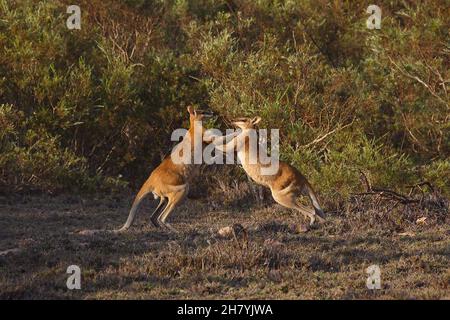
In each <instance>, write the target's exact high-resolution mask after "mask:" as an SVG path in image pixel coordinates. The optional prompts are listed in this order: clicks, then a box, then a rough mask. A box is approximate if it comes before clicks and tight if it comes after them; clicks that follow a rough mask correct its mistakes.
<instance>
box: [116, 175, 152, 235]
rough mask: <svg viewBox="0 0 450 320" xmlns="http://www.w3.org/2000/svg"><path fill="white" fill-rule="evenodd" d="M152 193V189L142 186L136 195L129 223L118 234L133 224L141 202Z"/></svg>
mask: <svg viewBox="0 0 450 320" xmlns="http://www.w3.org/2000/svg"><path fill="white" fill-rule="evenodd" d="M151 192H152V188H149V187H148V186H147V185H146V184H144V185H143V186H142V188H141V189H140V190H139V192H138V194H137V195H136V198H135V199H134V201H133V205H132V206H131V210H130V213H129V214H128V218H127V221H126V222H125V224H124V225H123V227H122V228H120V229H119V230H117V231H118V232H121V231H125V230H127V229H128V228H129V227H130V226H131V225H132V224H133V221H134V217H135V216H136V213H137V210H138V208H139V205H140V203H141V201H142V200H143V199H144V198H145V196H146V195H148V194H149V193H151Z"/></svg>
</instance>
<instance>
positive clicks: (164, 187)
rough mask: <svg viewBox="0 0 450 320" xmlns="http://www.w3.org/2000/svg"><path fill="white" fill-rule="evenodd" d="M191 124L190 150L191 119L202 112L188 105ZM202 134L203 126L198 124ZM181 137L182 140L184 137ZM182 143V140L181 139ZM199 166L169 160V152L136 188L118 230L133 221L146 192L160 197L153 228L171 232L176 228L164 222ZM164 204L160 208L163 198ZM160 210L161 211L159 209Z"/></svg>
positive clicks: (123, 228)
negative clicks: (129, 206)
mask: <svg viewBox="0 0 450 320" xmlns="http://www.w3.org/2000/svg"><path fill="white" fill-rule="evenodd" d="M188 112H189V120H190V127H189V131H188V133H187V135H189V136H190V142H191V149H192V150H193V149H194V143H193V141H194V133H195V132H194V122H195V121H200V120H202V119H203V118H204V117H206V116H205V115H204V114H202V113H199V112H196V111H195V110H194V109H193V108H192V107H188ZM201 130H202V132H201V134H202V136H203V130H204V129H203V127H201ZM183 140H184V139H183ZM181 143H183V142H181ZM198 167H199V165H195V164H183V163H182V164H178V163H174V161H173V160H172V155H169V156H168V157H167V158H165V159H164V160H163V162H162V163H161V164H160V165H159V166H158V167H157V168H156V169H155V170H153V172H152V173H151V174H150V177H149V178H148V179H147V181H145V183H144V184H143V186H142V187H141V189H140V190H139V192H138V194H137V195H136V198H135V200H134V202H133V205H132V207H131V210H130V213H129V215H128V219H127V221H126V223H125V224H124V226H123V227H122V228H121V229H119V230H118V231H124V230H127V229H128V228H129V227H130V226H131V224H132V223H133V220H134V217H135V215H136V212H137V209H138V207H139V204H140V203H141V201H142V199H143V198H144V197H145V196H146V195H148V194H149V193H153V195H154V196H155V198H160V202H159V205H158V207H157V208H156V210H155V211H154V212H153V213H152V215H151V218H150V220H151V222H152V223H153V225H155V226H156V227H161V226H162V227H166V228H167V229H169V230H171V231H176V230H175V229H174V228H173V227H172V226H171V225H170V224H169V223H167V222H166V219H167V217H168V216H169V214H170V213H171V212H172V211H173V209H174V208H175V207H176V205H177V204H178V203H179V202H181V201H182V200H183V199H184V197H185V196H186V195H187V192H188V190H189V182H190V181H191V179H192V178H193V177H194V176H195V175H196V174H197V172H198ZM166 200H167V205H166V206H165V208H164V209H162V205H163V203H164V201H166ZM161 209H162V210H161Z"/></svg>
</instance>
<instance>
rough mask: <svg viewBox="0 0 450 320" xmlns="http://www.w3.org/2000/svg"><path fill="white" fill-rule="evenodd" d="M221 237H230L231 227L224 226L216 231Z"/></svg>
mask: <svg viewBox="0 0 450 320" xmlns="http://www.w3.org/2000/svg"><path fill="white" fill-rule="evenodd" d="M217 233H218V234H219V236H221V237H222V238H230V237H231V236H232V235H233V228H232V227H224V228H221V229H219V231H218V232H217Z"/></svg>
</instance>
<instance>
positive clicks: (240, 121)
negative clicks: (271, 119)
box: [231, 117, 261, 130]
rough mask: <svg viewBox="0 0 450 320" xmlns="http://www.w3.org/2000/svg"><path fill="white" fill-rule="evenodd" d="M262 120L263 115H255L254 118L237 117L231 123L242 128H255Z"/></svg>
mask: <svg viewBox="0 0 450 320" xmlns="http://www.w3.org/2000/svg"><path fill="white" fill-rule="evenodd" d="M260 121H261V117H254V118H237V119H234V120H233V121H232V122H231V123H232V124H233V125H234V126H236V127H238V128H240V129H242V130H245V129H253V128H255V126H256V125H257V124H258V123H259V122H260Z"/></svg>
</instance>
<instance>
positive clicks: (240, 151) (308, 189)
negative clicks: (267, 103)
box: [217, 117, 324, 225]
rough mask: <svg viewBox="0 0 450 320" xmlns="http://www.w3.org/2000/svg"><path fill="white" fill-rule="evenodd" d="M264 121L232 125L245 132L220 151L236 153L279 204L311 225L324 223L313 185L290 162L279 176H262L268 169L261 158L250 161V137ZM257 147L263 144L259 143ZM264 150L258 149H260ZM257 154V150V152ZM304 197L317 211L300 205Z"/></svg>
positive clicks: (281, 164) (280, 169) (240, 120)
mask: <svg viewBox="0 0 450 320" xmlns="http://www.w3.org/2000/svg"><path fill="white" fill-rule="evenodd" d="M260 121H261V117H255V118H238V119H235V120H234V121H232V124H233V125H234V126H236V127H238V128H240V129H241V131H240V133H239V134H238V135H237V136H236V137H234V138H233V139H232V140H231V141H230V142H228V143H227V144H226V145H222V146H218V147H217V148H218V149H219V150H221V151H223V152H231V151H233V150H235V151H236V152H237V156H238V158H239V160H240V162H241V164H242V168H243V169H244V170H245V172H246V173H247V175H248V176H249V177H250V178H252V179H253V180H254V181H255V182H256V183H258V184H261V185H264V186H266V187H269V188H270V190H271V192H272V197H273V198H274V200H275V201H276V202H278V203H279V204H281V205H282V206H284V207H287V208H290V209H295V210H297V211H299V212H301V213H302V214H304V215H305V216H306V217H308V218H309V219H310V225H313V224H314V222H315V220H316V217H317V218H318V219H319V220H320V221H324V213H323V210H322V208H321V207H320V205H319V202H318V200H317V197H316V194H315V192H314V190H313V188H312V186H311V184H310V183H309V182H308V180H307V179H306V178H305V177H304V176H303V175H302V174H301V173H300V172H299V171H298V170H297V169H296V168H294V167H293V166H291V165H290V164H288V163H286V162H283V161H279V163H278V169H277V170H276V172H274V173H273V174H262V173H261V172H262V169H263V168H264V167H267V166H268V165H266V164H262V163H261V161H260V159H259V158H258V157H257V155H254V156H255V158H253V159H254V161H250V158H251V156H252V155H250V135H251V131H252V130H254V129H255V126H256V124H258V123H259V122H260ZM256 143H257V144H259V142H258V141H256ZM260 147H261V146H260V145H258V148H260ZM253 150H256V148H255V149H253ZM301 195H308V196H309V198H310V200H311V203H312V206H313V207H314V210H312V209H311V208H308V207H305V206H303V205H302V204H300V202H299V200H298V198H299V196H301Z"/></svg>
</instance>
